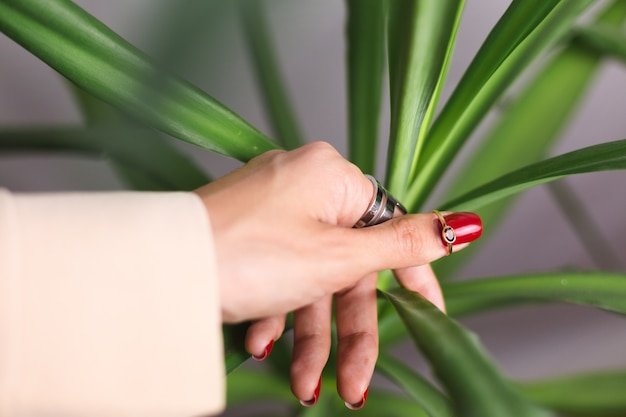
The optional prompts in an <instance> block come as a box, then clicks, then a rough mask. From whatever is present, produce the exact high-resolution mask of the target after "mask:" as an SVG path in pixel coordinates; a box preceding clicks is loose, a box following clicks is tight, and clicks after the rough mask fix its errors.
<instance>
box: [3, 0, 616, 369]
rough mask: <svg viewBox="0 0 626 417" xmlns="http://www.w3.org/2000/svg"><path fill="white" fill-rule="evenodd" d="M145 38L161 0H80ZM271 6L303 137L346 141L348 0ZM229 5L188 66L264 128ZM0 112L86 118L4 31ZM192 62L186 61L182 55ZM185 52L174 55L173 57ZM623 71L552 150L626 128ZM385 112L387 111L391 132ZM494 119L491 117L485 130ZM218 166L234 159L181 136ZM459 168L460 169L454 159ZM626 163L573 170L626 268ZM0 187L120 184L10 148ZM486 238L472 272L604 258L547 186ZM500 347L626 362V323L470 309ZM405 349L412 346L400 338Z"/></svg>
mask: <svg viewBox="0 0 626 417" xmlns="http://www.w3.org/2000/svg"><path fill="white" fill-rule="evenodd" d="M78 3H79V4H81V5H83V6H84V7H85V8H86V9H87V10H89V11H90V12H92V13H93V14H95V15H96V16H97V17H99V18H100V19H101V20H103V21H104V22H105V23H107V24H108V25H110V26H111V27H112V28H114V29H115V30H117V31H119V32H120V33H122V34H123V35H124V36H127V37H128V38H130V39H131V40H132V41H133V42H135V43H136V44H137V45H139V46H140V47H142V48H144V49H145V50H152V51H154V50H157V49H158V47H159V44H158V43H157V42H155V41H154V39H155V38H154V37H153V36H152V35H150V34H151V33H154V31H156V32H157V33H160V32H163V27H162V26H161V25H162V16H159V13H158V10H159V7H158V5H160V4H161V3H163V2H156V1H153V0H133V1H128V0H124V1H122V0H115V1H112V0H111V1H107V2H103V1H98V0H82V1H79V2H78ZM507 4H508V2H507V1H503V0H482V1H469V2H468V4H467V8H466V14H465V17H464V20H463V23H462V26H461V30H460V33H459V40H458V45H457V47H456V54H455V58H454V60H453V62H452V67H451V70H450V83H449V85H448V86H447V88H446V90H445V92H444V95H447V94H449V91H450V86H451V85H453V84H454V83H455V82H456V81H457V80H458V78H459V77H460V76H461V74H462V71H463V69H464V68H465V67H466V65H467V64H468V62H469V60H470V59H471V57H472V56H473V54H474V52H475V51H476V48H477V47H478V46H479V45H480V43H481V42H482V40H483V39H484V37H485V36H486V34H487V30H488V29H489V28H490V27H491V26H492V25H493V24H494V23H495V21H496V19H497V18H498V16H499V15H500V14H501V13H502V12H503V11H504V9H505V8H506V6H507ZM269 17H270V19H271V22H272V25H273V29H274V34H275V35H276V37H277V38H278V39H277V41H278V42H277V43H278V48H279V53H280V59H281V63H282V64H283V69H284V72H285V74H286V76H287V82H288V85H289V87H290V88H291V92H292V96H293V98H294V101H295V106H296V109H297V111H298V114H299V116H300V119H301V121H302V124H303V127H304V130H305V133H306V136H307V137H308V138H309V139H311V140H313V139H315V140H327V141H330V142H332V143H334V144H335V145H336V146H337V148H338V149H339V150H341V151H342V152H345V136H346V129H345V118H346V117H345V97H344V91H345V88H344V84H345V83H344V72H343V56H344V44H343V42H342V39H343V21H344V9H343V2H341V1H338V0H333V1H331V0H318V1H316V2H312V1H299V2H295V1H287V0H275V1H274V2H273V3H272V8H271V10H270V14H269ZM230 18H232V16H230V17H228V14H227V16H226V17H221V18H220V19H212V20H211V19H209V22H208V23H207V30H206V34H205V35H209V36H205V37H204V38H198V39H196V42H195V46H196V48H197V49H196V50H195V51H194V52H191V53H190V54H189V55H190V56H191V58H192V59H190V60H188V61H185V60H184V59H181V62H182V64H183V65H181V66H179V67H178V71H180V72H181V73H182V74H184V75H185V76H186V77H189V78H190V79H191V80H193V81H194V82H195V83H197V84H198V85H199V86H201V87H202V88H204V89H206V90H207V91H208V92H210V93H211V94H212V95H214V96H216V97H217V98H218V99H220V100H221V101H223V102H224V103H226V104H227V105H228V106H230V107H232V108H233V109H234V110H236V111H237V112H238V113H240V114H242V115H243V116H244V117H245V118H247V119H248V120H250V121H251V122H252V123H253V124H255V125H257V126H259V127H260V128H261V129H262V130H266V131H267V124H266V123H265V121H264V118H263V111H262V108H261V104H260V101H259V99H258V96H257V94H256V92H255V85H254V80H253V77H252V75H251V73H250V71H249V69H248V58H247V56H246V54H245V52H244V48H243V43H242V40H241V38H240V33H239V29H238V27H237V26H236V25H232V24H230V23H231V22H230V20H229V19H230ZM0 57H1V58H0V124H2V125H3V126H6V125H23V124H30V125H33V124H36V125H50V124H66V123H78V122H79V120H80V118H79V116H78V112H77V110H76V108H75V107H74V105H73V104H72V101H71V99H70V97H69V95H68V93H67V91H66V90H65V88H64V83H63V81H62V80H61V79H60V77H58V76H57V75H56V74H55V73H54V72H53V71H51V70H50V69H49V68H47V67H46V66H45V65H44V64H42V63H41V62H39V61H38V60H37V59H36V58H34V57H32V56H31V55H30V54H29V53H27V52H25V51H23V50H21V49H20V48H19V47H17V46H16V45H15V44H13V43H12V41H10V40H8V39H7V38H5V37H4V36H0ZM185 62H187V63H185ZM171 64H175V63H171ZM625 108H626V70H625V69H624V67H623V66H621V65H619V64H618V63H617V62H606V64H605V65H604V66H603V68H602V70H601V72H600V74H599V77H598V79H597V80H596V82H595V83H594V85H593V88H592V89H591V90H590V91H589V93H588V95H587V98H586V101H585V102H584V104H583V105H582V106H581V108H580V109H579V110H578V112H577V114H576V116H575V118H574V120H573V122H572V123H571V125H570V126H569V127H568V129H567V130H566V131H565V132H564V133H563V137H562V139H561V141H560V142H559V144H558V145H557V146H556V147H555V149H553V151H552V153H553V154H558V153H562V152H564V151H568V150H572V149H575V148H578V147H582V146H586V145H591V144H595V143H600V142H604V141H608V140H615V139H622V138H625V137H626V117H624V109H625ZM387 124H388V123H387V116H385V120H383V122H382V127H381V135H382V137H385V135H386V128H385V126H387ZM484 128H485V127H483V128H482V130H484ZM181 146H182V147H183V148H184V149H186V150H187V151H189V152H190V153H192V154H193V155H194V158H196V159H197V160H198V161H200V162H201V163H202V164H203V165H204V166H206V167H207V169H209V170H210V171H211V172H212V173H214V174H216V175H221V174H223V173H224V172H227V171H228V170H230V169H232V168H233V167H235V166H236V164H235V163H233V162H231V161H224V160H222V159H220V158H216V157H215V156H211V155H208V154H207V153H205V152H203V151H200V150H198V149H196V148H192V147H190V146H186V145H181ZM452 169H453V168H452ZM625 180H626V174H625V173H624V172H615V173H606V174H605V173H603V174H593V175H586V176H579V177H577V178H572V179H570V180H568V184H569V185H571V186H572V187H573V189H574V190H575V191H576V193H577V194H578V196H579V197H580V198H581V199H582V200H583V205H584V207H585V208H586V209H587V210H588V211H589V213H590V214H591V215H592V216H593V219H594V221H595V223H596V224H597V227H598V228H599V229H600V231H601V232H602V233H603V235H604V236H605V238H606V239H608V240H609V241H610V242H611V244H612V245H613V248H614V249H615V251H616V252H617V253H618V255H619V256H620V257H621V262H622V267H621V270H622V271H623V272H626V265H625V264H624V258H626V257H625V256H624V255H625V253H626V216H624V207H625V206H626V192H625V189H624V182H625ZM0 185H2V186H5V187H9V188H11V189H13V190H17V191H32V190H63V189H79V190H89V189H115V188H119V187H120V183H119V182H118V181H117V179H116V178H115V176H114V175H113V173H112V172H111V171H110V170H109V169H108V167H107V166H106V164H105V163H104V162H102V161H98V160H89V159H84V158H76V157H69V156H64V157H61V156H56V157H50V156H28V157H23V156H19V157H18V156H0ZM518 201H519V203H518V204H517V205H516V207H515V208H514V209H513V210H512V213H511V215H510V216H509V218H508V219H507V220H506V221H505V222H504V224H503V225H502V227H501V228H500V229H499V230H497V231H493V230H487V231H486V233H487V234H489V235H491V238H490V241H489V243H488V244H487V245H486V246H485V247H484V250H483V251H482V252H481V253H480V254H479V255H477V256H476V257H475V258H474V259H473V260H472V261H471V262H470V264H469V265H468V266H467V268H466V269H465V270H464V271H462V276H463V277H475V276H486V275H493V274H509V273H517V272H531V271H544V270H553V269H556V268H563V267H576V268H585V269H592V268H594V267H595V265H594V264H593V262H592V261H591V259H590V257H589V256H588V254H587V253H586V251H585V249H584V248H583V246H582V245H581V243H580V241H579V240H578V238H577V237H576V235H575V234H574V233H573V231H572V229H571V227H570V226H569V225H568V223H567V222H566V221H565V220H564V219H563V216H562V214H561V212H560V211H559V209H558V208H557V206H556V205H555V204H554V201H553V199H552V197H551V195H550V194H549V192H548V191H547V189H546V188H545V187H541V188H537V189H534V190H532V191H530V192H527V193H526V194H524V195H523V197H521V198H520V199H519V200H518ZM466 323H467V324H468V325H469V326H470V327H472V328H474V329H475V330H477V331H478V332H479V333H480V335H481V336H482V337H483V340H484V342H485V343H486V345H487V347H488V348H489V350H490V351H491V352H492V353H493V354H494V356H496V358H497V359H498V360H500V361H501V362H502V363H503V364H504V368H505V370H506V371H507V372H509V373H510V374H511V375H513V376H515V377H520V378H531V377H538V376H541V375H550V374H552V373H554V372H559V371H575V370H582V369H589V368H593V367H612V366H626V349H625V348H624V347H625V346H626V331H625V330H626V323H624V322H623V321H622V320H621V319H620V318H618V317H616V316H614V315H609V314H605V313H601V312H598V311H595V310H592V309H588V308H576V307H562V306H543V307H533V308H518V309H512V310H508V311H506V312H498V313H497V314H487V315H485V316H481V317H480V318H472V319H469V320H466ZM403 351H404V352H405V353H404V354H406V355H409V354H411V355H412V353H406V352H407V351H408V349H404V350H403Z"/></svg>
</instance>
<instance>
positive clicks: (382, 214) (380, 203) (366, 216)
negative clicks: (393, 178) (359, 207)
mask: <svg viewBox="0 0 626 417" xmlns="http://www.w3.org/2000/svg"><path fill="white" fill-rule="evenodd" d="M366 177H367V179H369V180H370V181H371V182H372V184H373V185H374V189H375V190H376V191H375V192H374V195H373V196H372V200H371V201H370V204H369V207H368V209H367V210H365V213H363V215H362V216H361V218H360V219H359V221H358V222H356V224H355V225H354V227H355V228H361V227H369V226H374V225H377V224H380V223H384V222H386V221H388V220H391V219H393V215H394V212H395V210H396V208H397V209H398V210H399V211H400V212H401V213H402V214H406V208H404V206H403V205H402V204H400V202H399V201H398V200H396V199H395V198H394V197H393V196H392V195H391V194H389V193H388V192H387V190H385V188H384V187H383V186H382V185H380V182H378V180H376V178H374V177H372V176H371V175H366Z"/></svg>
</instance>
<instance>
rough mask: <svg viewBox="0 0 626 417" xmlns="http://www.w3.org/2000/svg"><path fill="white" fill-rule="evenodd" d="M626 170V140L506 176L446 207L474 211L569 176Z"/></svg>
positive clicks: (530, 166)
mask: <svg viewBox="0 0 626 417" xmlns="http://www.w3.org/2000/svg"><path fill="white" fill-rule="evenodd" d="M620 169H626V139H623V140H618V141H614V142H607V143H602V144H600V145H594V146H589V147H587V148H583V149H579V150H576V151H573V152H569V153H566V154H563V155H560V156H557V157H554V158H550V159H546V160H545V161H541V162H538V163H536V164H532V165H529V166H527V167H524V168H522V169H519V170H517V171H514V172H511V173H509V174H506V175H504V176H502V177H500V178H498V179H496V180H494V181H492V182H490V183H488V184H485V185H483V186H481V187H478V188H476V189H474V190H473V191H470V192H468V193H466V194H464V195H462V196H460V197H458V198H456V199H454V200H453V201H450V202H448V203H447V204H445V205H444V207H446V209H450V210H460V209H463V210H475V209H477V208H478V207H481V206H483V205H485V204H489V203H491V202H493V201H496V200H498V199H501V198H504V197H507V196H509V195H512V194H515V193H518V192H520V191H523V190H525V189H528V188H530V187H533V186H536V185H539V184H543V183H546V182H549V181H554V180H556V179H559V178H563V177H565V176H568V175H574V174H583V173H589V172H598V171H611V170H620Z"/></svg>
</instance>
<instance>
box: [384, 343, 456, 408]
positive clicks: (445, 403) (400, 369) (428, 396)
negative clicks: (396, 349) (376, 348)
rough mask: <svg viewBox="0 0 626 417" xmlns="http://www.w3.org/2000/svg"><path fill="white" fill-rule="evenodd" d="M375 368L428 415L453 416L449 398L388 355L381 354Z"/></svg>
mask: <svg viewBox="0 0 626 417" xmlns="http://www.w3.org/2000/svg"><path fill="white" fill-rule="evenodd" d="M376 369H377V370H378V371H380V372H381V373H382V374H383V375H385V376H386V377H387V378H388V379H390V380H391V381H393V382H394V383H395V384H396V385H397V386H399V387H400V388H402V389H403V390H404V391H405V392H406V393H407V394H409V395H410V396H411V397H412V398H413V399H415V400H416V401H417V402H419V403H420V405H421V406H422V407H423V408H424V410H425V411H426V412H427V413H428V415H429V417H453V416H454V414H453V412H452V406H451V404H450V400H449V399H448V398H447V397H446V396H445V395H444V394H443V393H441V391H439V390H438V389H437V388H435V387H434V386H433V385H432V384H431V383H430V382H428V381H427V380H426V379H424V378H423V377H422V376H420V375H419V374H417V373H416V372H415V371H413V370H412V369H410V368H409V367H407V366H406V365H405V364H403V363H402V362H400V361H398V360H397V359H394V358H393V357H391V356H389V355H385V354H382V355H380V356H379V357H378V361H377V362H376Z"/></svg>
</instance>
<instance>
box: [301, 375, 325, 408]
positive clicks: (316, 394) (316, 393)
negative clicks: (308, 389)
mask: <svg viewBox="0 0 626 417" xmlns="http://www.w3.org/2000/svg"><path fill="white" fill-rule="evenodd" d="M321 388H322V377H321V376H320V380H319V381H317V387H315V391H314V392H313V398H311V399H310V400H307V401H304V400H300V404H302V405H303V406H305V407H313V406H314V405H315V404H317V399H318V398H319V397H320V389H321Z"/></svg>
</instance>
